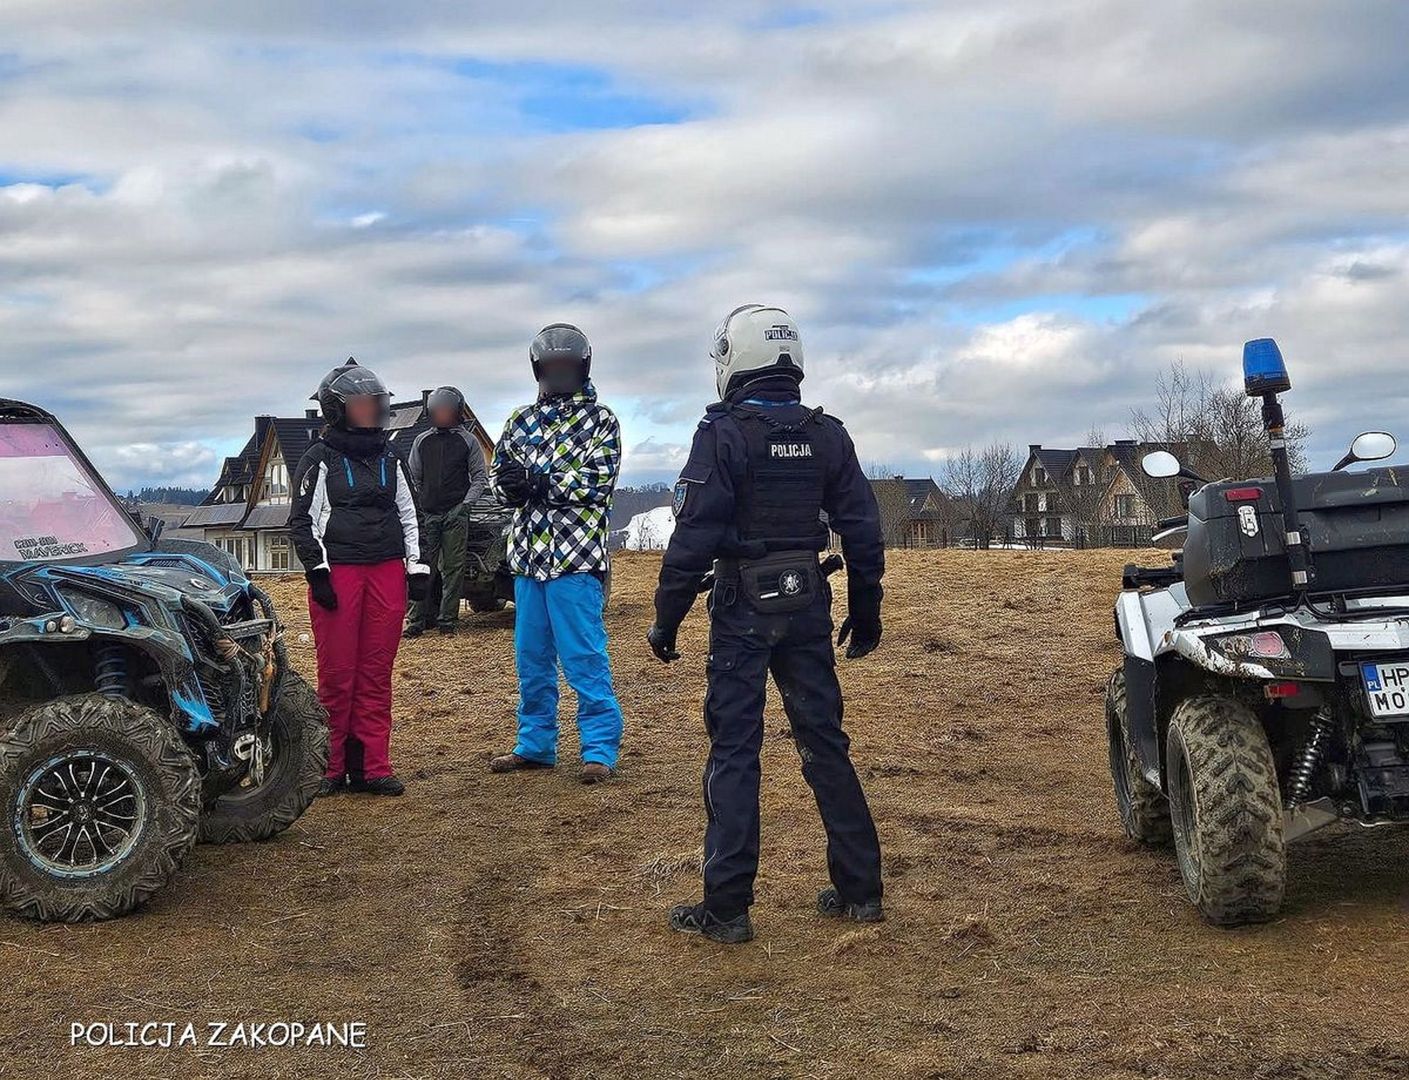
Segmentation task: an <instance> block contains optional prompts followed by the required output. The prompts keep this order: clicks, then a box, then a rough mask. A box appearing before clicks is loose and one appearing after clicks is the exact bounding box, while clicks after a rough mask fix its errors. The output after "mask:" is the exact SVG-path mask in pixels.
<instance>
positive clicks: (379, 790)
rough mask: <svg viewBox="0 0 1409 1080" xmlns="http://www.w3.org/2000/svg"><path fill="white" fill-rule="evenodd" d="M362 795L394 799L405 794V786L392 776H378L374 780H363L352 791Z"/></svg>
mask: <svg viewBox="0 0 1409 1080" xmlns="http://www.w3.org/2000/svg"><path fill="white" fill-rule="evenodd" d="M352 790H353V791H356V792H359V793H360V794H363V795H386V796H390V797H391V798H395V797H397V796H398V795H405V794H406V785H405V784H403V783H402V782H401V781H400V780H398V779H397V778H396V777H394V776H379V777H377V778H376V779H375V780H364V781H362V783H360V784H358V785H357V786H356V787H354V788H353V789H352Z"/></svg>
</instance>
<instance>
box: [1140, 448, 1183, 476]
mask: <svg viewBox="0 0 1409 1080" xmlns="http://www.w3.org/2000/svg"><path fill="white" fill-rule="evenodd" d="M1140 469H1141V471H1143V472H1144V474H1145V475H1146V476H1149V477H1152V478H1154V479H1155V480H1169V479H1171V478H1172V477H1175V476H1178V475H1179V474H1180V473H1181V472H1183V471H1184V466H1182V465H1180V464H1179V459H1178V458H1177V457H1175V456H1174V455H1173V454H1171V453H1170V452H1169V451H1168V450H1152V451H1151V452H1150V453H1148V454H1146V455H1145V456H1144V457H1142V458H1141V459H1140Z"/></svg>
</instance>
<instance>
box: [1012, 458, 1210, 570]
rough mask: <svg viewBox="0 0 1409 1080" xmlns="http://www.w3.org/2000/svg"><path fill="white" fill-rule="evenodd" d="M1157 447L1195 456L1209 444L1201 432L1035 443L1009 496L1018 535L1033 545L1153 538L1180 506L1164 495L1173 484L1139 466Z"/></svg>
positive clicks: (1135, 544) (1145, 541) (1119, 542)
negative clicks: (1093, 442)
mask: <svg viewBox="0 0 1409 1080" xmlns="http://www.w3.org/2000/svg"><path fill="white" fill-rule="evenodd" d="M1154 450H1168V451H1170V452H1171V453H1173V454H1174V455H1175V456H1176V457H1178V458H1179V459H1180V460H1181V461H1185V462H1190V463H1196V462H1198V461H1199V460H1200V459H1201V458H1202V457H1204V456H1206V451H1207V446H1206V444H1203V443H1200V442H1199V441H1198V440H1189V441H1186V442H1177V443H1141V442H1138V441H1137V440H1135V439H1117V440H1116V441H1115V442H1113V443H1110V444H1109V445H1107V446H1078V447H1075V448H1073V449H1054V448H1051V447H1044V446H1042V445H1041V444H1040V443H1033V444H1031V445H1030V446H1029V447H1028V457H1027V462H1026V463H1025V464H1024V466H1023V470H1022V473H1021V475H1020V476H1019V477H1018V482H1017V484H1016V485H1014V488H1013V494H1012V497H1011V499H1010V500H1009V527H1010V530H1011V533H1012V537H1013V539H1014V540H1015V541H1018V542H1022V543H1027V544H1030V545H1031V546H1033V547H1044V546H1063V545H1075V546H1082V547H1085V546H1090V545H1107V546H1121V547H1126V546H1128V547H1138V546H1140V545H1143V544H1148V543H1149V542H1150V531H1151V526H1152V525H1153V524H1154V523H1155V522H1156V521H1157V520H1159V518H1161V517H1164V516H1167V515H1169V514H1172V513H1175V512H1176V511H1175V510H1174V509H1171V508H1170V507H1169V506H1168V505H1166V504H1165V501H1164V500H1165V497H1166V496H1167V495H1168V494H1171V493H1172V492H1164V489H1163V488H1156V486H1155V485H1154V484H1152V483H1151V481H1150V480H1149V479H1148V478H1147V477H1146V476H1145V475H1144V473H1143V472H1142V471H1141V469H1140V461H1141V459H1142V458H1144V456H1145V455H1146V454H1148V453H1150V452H1152V451H1154ZM1165 487H1171V486H1170V485H1165Z"/></svg>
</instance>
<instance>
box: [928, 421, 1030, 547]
mask: <svg viewBox="0 0 1409 1080" xmlns="http://www.w3.org/2000/svg"><path fill="white" fill-rule="evenodd" d="M1020 472H1022V460H1021V459H1020V458H1019V457H1018V455H1017V453H1016V451H1014V450H1013V447H1012V444H1011V443H991V444H989V445H988V446H987V447H985V448H984V449H982V450H975V449H974V448H973V447H972V446H966V447H964V449H963V450H962V451H960V452H959V453H958V454H956V455H954V457H952V458H950V459H949V461H948V462H947V463H946V465H945V469H944V478H943V480H942V482H941V484H940V486H941V487H942V488H943V489H944V491H945V493H946V494H947V495H948V496H949V497H950V499H952V500H953V501H954V511H955V515H956V518H957V520H958V521H959V522H960V523H963V524H966V525H967V526H968V529H969V532H970V535H972V536H973V538H974V540H975V541H976V542H977V543H978V545H979V546H980V547H988V545H989V543H990V541H991V540H992V539H993V537H994V536H997V535H1001V534H1002V532H1003V527H1004V524H1005V522H1006V521H1007V517H1008V508H1009V503H1010V502H1011V500H1012V496H1013V487H1014V485H1015V484H1017V482H1018V474H1019V473H1020Z"/></svg>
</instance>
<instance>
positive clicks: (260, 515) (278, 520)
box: [242, 503, 290, 529]
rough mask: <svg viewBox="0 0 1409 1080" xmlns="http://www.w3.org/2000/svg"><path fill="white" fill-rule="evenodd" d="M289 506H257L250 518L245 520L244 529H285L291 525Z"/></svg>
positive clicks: (272, 504)
mask: <svg viewBox="0 0 1409 1080" xmlns="http://www.w3.org/2000/svg"><path fill="white" fill-rule="evenodd" d="M289 510H290V507H289V504H288V503H270V504H269V505H267V506H256V507H255V508H254V509H253V510H251V511H250V516H249V517H247V518H246V519H245V523H244V525H243V526H242V528H246V529H283V528H287V527H288V524H289Z"/></svg>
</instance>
